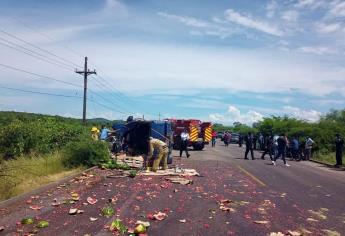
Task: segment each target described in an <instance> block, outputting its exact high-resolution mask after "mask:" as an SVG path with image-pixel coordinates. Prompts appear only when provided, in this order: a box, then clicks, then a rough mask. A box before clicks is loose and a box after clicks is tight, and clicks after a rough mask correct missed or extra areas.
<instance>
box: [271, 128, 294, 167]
mask: <svg viewBox="0 0 345 236" xmlns="http://www.w3.org/2000/svg"><path fill="white" fill-rule="evenodd" d="M277 142H278V154H277V155H276V156H275V157H274V161H272V163H273V165H276V160H277V159H278V158H279V157H282V159H283V162H284V164H285V166H290V165H289V164H287V163H286V160H285V155H286V147H287V144H288V141H287V137H286V136H285V134H282V135H281V136H280V137H279V138H278V140H277Z"/></svg>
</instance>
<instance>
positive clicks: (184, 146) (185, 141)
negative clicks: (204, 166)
mask: <svg viewBox="0 0 345 236" xmlns="http://www.w3.org/2000/svg"><path fill="white" fill-rule="evenodd" d="M188 141H189V134H188V133H187V131H186V129H185V130H183V132H182V133H181V145H180V157H182V152H183V151H185V152H186V155H187V158H188V157H189V156H190V155H189V153H188Z"/></svg>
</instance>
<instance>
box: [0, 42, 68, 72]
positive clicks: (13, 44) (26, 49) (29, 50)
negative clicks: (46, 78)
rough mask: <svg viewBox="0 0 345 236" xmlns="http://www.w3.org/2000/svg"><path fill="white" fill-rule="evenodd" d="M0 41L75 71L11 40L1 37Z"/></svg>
mask: <svg viewBox="0 0 345 236" xmlns="http://www.w3.org/2000/svg"><path fill="white" fill-rule="evenodd" d="M0 40H2V41H5V42H6V43H8V44H10V45H12V46H15V47H18V48H21V49H23V50H25V51H28V52H30V53H33V54H36V55H37V56H39V57H42V58H45V59H46V60H49V61H52V62H53V63H56V64H59V65H61V66H65V67H66V68H67V67H68V68H72V69H74V67H73V66H71V65H68V64H65V63H62V62H60V61H58V60H55V59H51V58H49V57H47V56H45V55H43V54H41V53H38V52H35V51H33V50H31V49H28V48H26V47H23V46H22V45H19V44H17V43H13V42H11V41H9V40H7V39H4V38H2V37H0Z"/></svg>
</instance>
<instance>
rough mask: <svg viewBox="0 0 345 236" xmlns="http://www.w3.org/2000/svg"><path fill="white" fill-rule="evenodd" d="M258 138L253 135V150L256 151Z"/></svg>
mask: <svg viewBox="0 0 345 236" xmlns="http://www.w3.org/2000/svg"><path fill="white" fill-rule="evenodd" d="M257 140H258V138H257V136H256V135H253V149H254V150H256V142H257Z"/></svg>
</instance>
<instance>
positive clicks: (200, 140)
mask: <svg viewBox="0 0 345 236" xmlns="http://www.w3.org/2000/svg"><path fill="white" fill-rule="evenodd" d="M170 121H171V123H172V126H173V131H174V146H173V147H174V149H179V148H180V145H181V136H180V135H181V133H182V132H183V130H185V129H186V131H187V132H188V133H189V137H190V140H189V143H188V146H192V147H193V148H194V150H202V149H204V147H205V144H209V142H211V139H212V123H211V122H202V121H200V120H193V119H190V120H176V119H171V120H170Z"/></svg>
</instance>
